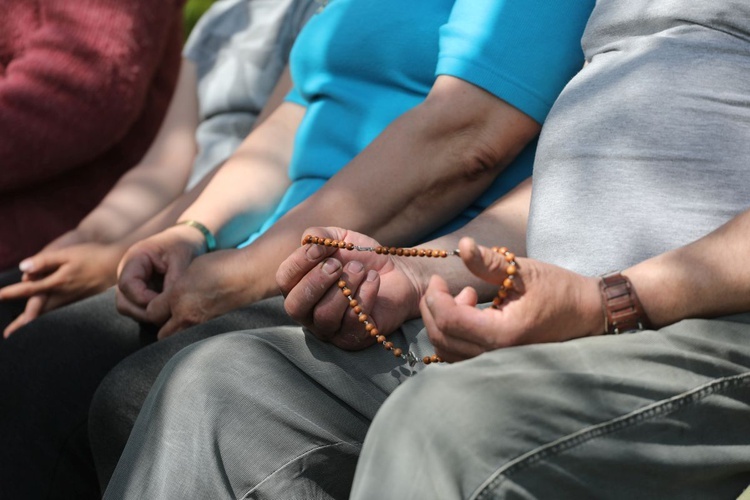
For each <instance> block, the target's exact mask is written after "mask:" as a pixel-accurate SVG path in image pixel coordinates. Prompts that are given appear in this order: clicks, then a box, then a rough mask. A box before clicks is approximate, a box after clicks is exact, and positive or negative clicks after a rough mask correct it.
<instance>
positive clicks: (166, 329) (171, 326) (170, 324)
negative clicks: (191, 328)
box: [156, 316, 184, 340]
mask: <svg viewBox="0 0 750 500" xmlns="http://www.w3.org/2000/svg"><path fill="white" fill-rule="evenodd" d="M183 329H184V327H183V326H182V325H181V323H180V321H179V320H177V319H176V318H175V317H174V316H172V317H171V318H169V319H168V320H167V322H166V323H164V326H162V327H161V328H160V329H159V332H158V333H157V334H156V338H157V339H158V340H164V339H166V338H167V337H171V336H172V335H174V334H175V333H177V332H179V331H181V330H183Z"/></svg>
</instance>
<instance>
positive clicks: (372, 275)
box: [366, 269, 378, 281]
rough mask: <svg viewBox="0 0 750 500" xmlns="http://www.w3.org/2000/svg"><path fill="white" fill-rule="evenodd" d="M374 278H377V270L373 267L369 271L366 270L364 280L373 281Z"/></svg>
mask: <svg viewBox="0 0 750 500" xmlns="http://www.w3.org/2000/svg"><path fill="white" fill-rule="evenodd" d="M376 279H378V272H377V271H375V270H374V269H370V270H369V271H367V278H366V281H375V280H376Z"/></svg>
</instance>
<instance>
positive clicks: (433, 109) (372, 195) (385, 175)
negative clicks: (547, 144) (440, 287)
mask: <svg viewBox="0 0 750 500" xmlns="http://www.w3.org/2000/svg"><path fill="white" fill-rule="evenodd" d="M290 107H294V105H292V104H289V103H285V104H283V105H282V106H281V107H280V108H279V111H282V110H287V109H290ZM297 112H298V115H297V120H296V121H295V120H293V119H292V120H291V121H289V122H286V121H285V120H278V121H276V120H275V116H271V117H269V119H268V120H267V121H266V122H265V123H264V124H263V125H262V127H269V128H266V130H273V131H274V134H273V137H275V138H276V139H277V140H278V137H279V136H280V135H282V134H285V133H286V134H288V133H289V132H291V131H292V128H293V127H294V129H295V130H296V126H297V125H298V123H299V120H301V118H302V110H301V109H299V108H298V109H297ZM287 113H288V112H287ZM281 116H286V117H287V118H286V119H291V118H292V117H291V115H281ZM270 126H273V127H275V128H273V129H272V128H270ZM539 128H540V127H539V125H538V124H537V123H536V122H535V121H534V120H533V119H531V118H529V117H528V116H526V115H524V114H523V113H521V112H520V111H518V110H517V109H515V108H513V107H512V106H510V105H508V104H506V103H505V102H503V101H502V100H500V99H498V98H497V97H495V96H493V95H491V94H489V93H487V92H485V91H484V90H482V89H480V88H478V87H476V86H474V85H472V84H469V83H467V82H464V81H462V80H458V79H456V78H452V77H447V76H446V77H440V78H438V81H437V82H436V84H435V86H434V88H433V91H432V92H431V93H430V95H429V96H428V98H427V100H426V101H425V102H424V103H423V104H421V105H419V106H417V107H416V108H414V109H413V110H411V111H409V112H407V113H405V114H404V115H403V116H402V117H401V118H400V119H398V120H396V121H395V122H394V123H393V124H392V125H391V126H389V127H388V128H387V129H386V130H385V131H384V132H383V133H382V134H381V136H379V137H378V138H377V139H376V140H375V141H374V142H373V143H372V144H371V145H370V146H368V147H367V148H366V149H365V150H364V151H363V152H362V153H361V154H360V155H358V156H357V157H356V158H355V159H354V160H352V161H351V162H350V163H349V164H348V165H347V166H346V167H345V168H344V169H343V170H342V171H341V172H339V173H338V174H337V175H335V176H334V177H333V178H332V179H330V180H329V181H328V182H327V183H326V185H325V186H324V187H323V188H321V189H320V190H319V191H318V192H317V193H315V194H314V195H313V196H311V197H310V198H308V199H307V200H306V201H304V202H303V203H301V204H300V205H298V206H297V207H296V208H294V209H293V210H291V211H290V212H289V213H287V214H286V215H285V216H284V217H283V218H281V219H280V220H279V221H278V222H277V223H276V224H275V225H274V226H273V227H271V228H270V229H269V230H268V231H267V232H266V233H264V234H263V235H262V236H261V237H260V238H258V239H257V240H256V241H255V242H254V243H253V244H252V245H250V246H248V247H246V248H244V249H242V250H239V251H229V252H217V253H214V254H211V255H206V256H203V257H200V258H198V259H195V261H193V263H192V264H191V266H190V268H189V269H187V271H186V272H185V274H184V277H182V278H179V280H178V279H177V278H176V277H175V276H174V275H173V274H172V273H170V272H169V269H175V268H177V269H180V267H179V266H174V265H171V264H169V263H166V264H164V265H161V264H159V265H157V266H156V267H153V266H152V265H151V264H148V262H151V263H153V262H155V261H159V262H162V261H163V259H161V258H153V257H148V258H147V259H145V258H144V259H143V263H142V264H139V265H138V266H134V267H131V269H140V270H139V271H138V273H139V275H138V276H136V275H133V274H130V273H127V274H126V272H125V271H126V268H125V267H124V268H123V272H122V275H121V279H120V288H121V290H122V294H123V296H127V297H132V299H131V302H134V303H136V304H138V305H139V307H140V311H139V310H133V309H130V308H124V307H121V311H124V312H126V313H127V314H131V315H133V316H135V317H138V318H139V319H142V320H148V321H153V322H156V323H163V322H164V321H167V319H169V323H168V324H167V325H165V327H164V328H163V330H162V332H161V335H162V336H163V335H167V334H169V333H172V332H173V331H175V330H177V329H181V328H184V327H185V326H187V325H189V324H194V323H197V322H200V321H205V320H206V319H209V318H211V317H214V316H216V315H218V314H222V313H224V312H227V311H229V310H231V309H234V308H236V307H239V306H242V305H244V304H248V303H252V302H254V301H257V300H260V299H263V298H265V297H269V296H272V295H276V294H277V293H278V287H277V285H276V280H275V271H276V269H277V268H278V266H279V264H281V262H282V261H283V259H284V257H285V256H287V255H289V254H290V253H291V252H292V251H293V250H294V249H295V248H296V247H297V245H298V244H299V238H300V234H301V233H302V231H303V230H304V229H305V228H307V227H310V226H313V225H332V226H334V225H335V226H342V227H349V228H352V229H354V230H362V231H368V232H370V233H372V234H374V235H376V236H377V237H378V238H379V239H381V241H383V242H384V243H386V244H406V243H409V242H413V241H416V240H417V239H418V238H419V237H422V236H423V235H425V234H427V233H428V232H430V231H432V230H433V229H435V228H436V227H439V226H440V225H441V224H443V223H445V221H447V220H450V219H451V218H452V217H453V216H455V215H456V214H458V213H459V212H460V211H461V210H462V209H463V208H464V207H465V206H467V205H468V204H469V203H470V202H471V201H472V200H473V199H475V198H476V197H477V196H478V195H479V194H480V193H481V192H483V191H484V190H485V189H486V188H487V186H489V184H490V183H491V182H492V181H493V180H494V178H495V177H496V176H497V175H498V174H499V173H500V171H502V169H503V168H504V167H505V166H506V165H507V164H508V163H509V162H510V161H511V160H512V159H513V158H515V156H516V155H517V154H518V153H519V152H520V151H521V150H522V149H523V148H524V147H525V146H526V145H527V144H528V142H529V141H530V140H532V139H533V138H534V137H535V136H536V135H537V133H538V132H539ZM260 131H261V129H260V128H259V129H257V131H256V132H257V135H256V137H260ZM287 137H288V138H289V141H290V142H289V147H290V148H291V140H292V137H291V135H287ZM265 140H270V138H269V139H264V141H265ZM248 146H250V145H248ZM255 147H256V146H255V144H254V145H253V146H252V148H250V147H249V148H248V153H249V152H250V151H252V156H251V155H250V154H248V156H247V157H246V158H243V156H242V154H241V153H240V154H239V155H236V158H235V159H236V160H237V163H233V164H231V165H230V162H227V164H226V165H225V167H224V168H223V169H222V172H221V173H220V174H222V178H221V179H219V176H218V175H217V176H216V177H215V178H214V179H213V181H212V183H211V185H209V186H208V187H207V189H206V190H205V191H204V193H203V194H202V195H201V197H200V198H199V199H198V200H197V201H196V202H195V203H194V204H193V205H192V206H191V207H190V208H189V209H188V210H186V211H185V212H184V213H183V214H182V216H181V218H183V219H195V220H198V221H200V222H202V223H203V224H204V225H206V226H207V227H208V228H209V229H210V230H212V231H213V232H214V233H216V234H217V235H218V239H219V242H220V245H221V246H228V245H233V244H235V243H237V242H238V241H239V240H238V236H240V235H241V232H239V231H235V230H234V227H235V224H236V223H237V222H238V221H240V218H239V217H238V214H241V213H243V210H244V209H245V206H246V205H245V204H247V203H248V198H247V196H244V197H243V196H238V195H234V194H232V193H235V192H236V190H237V186H238V185H241V184H242V183H244V182H246V179H247V175H248V174H247V170H246V168H247V167H246V165H248V164H249V162H250V161H257V159H258V158H261V159H262V158H263V156H260V157H259V153H261V154H264V155H265V158H272V157H271V156H269V155H268V154H267V153H262V150H261V149H254V148H255ZM254 159H255V160H254ZM286 159H287V161H288V157H286ZM225 171H226V172H225ZM223 174H225V175H223ZM394 180H396V181H395V182H394ZM257 184H260V182H258V183H257ZM228 193H229V194H228ZM438 198H439V200H440V202H439V203H435V200H436V199H438ZM170 231H171V232H172V234H174V235H175V236H176V233H177V232H178V231H180V232H181V236H180V237H181V238H193V240H192V245H193V247H192V249H190V250H186V252H185V255H186V256H187V257H183V258H181V259H180V261H183V260H185V259H186V258H191V257H189V256H190V255H192V256H195V255H199V254H200V252H201V249H202V248H203V245H202V243H201V241H200V238H199V237H198V236H199V234H197V231H195V230H194V229H192V228H189V227H180V228H174V229H171V230H170ZM161 253H163V249H159V250H158V251H157V252H156V254H161ZM182 269H185V266H183V267H182ZM143 270H145V271H143ZM153 272H160V273H163V274H165V281H164V283H165V288H164V290H165V291H167V290H168V292H166V293H156V292H157V291H154V290H149V289H147V288H146V287H145V286H144V282H145V281H144V279H143V276H146V275H148V274H150V273H153ZM180 272H181V271H180ZM123 276H124V277H125V278H127V279H123ZM131 277H132V278H133V279H131ZM130 284H133V285H137V288H136V287H134V286H130ZM157 295H158V299H157ZM152 300H153V301H154V302H153V303H152V302H151V301H152ZM144 307H145V308H150V310H146V311H143V308H144Z"/></svg>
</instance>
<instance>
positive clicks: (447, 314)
mask: <svg viewBox="0 0 750 500" xmlns="http://www.w3.org/2000/svg"><path fill="white" fill-rule="evenodd" d="M463 293H468V292H463ZM420 311H421V312H422V318H423V320H424V321H425V326H426V327H427V333H428V336H429V338H430V341H431V342H432V344H433V345H434V346H435V349H436V350H437V353H438V355H439V356H440V357H441V358H443V359H444V360H445V361H449V362H453V361H459V360H461V359H467V358H470V357H474V356H477V355H479V354H481V353H482V352H484V351H486V350H487V349H486V348H484V346H482V345H479V344H477V343H476V342H475V341H474V338H473V337H472V336H467V335H465V333H467V332H466V330H469V329H470V328H471V326H467V325H472V324H473V323H474V322H475V321H476V318H475V316H476V314H477V313H480V312H481V311H480V310H478V309H476V308H475V307H474V306H473V305H469V304H462V303H458V302H457V301H456V299H454V298H453V297H452V296H451V295H450V293H449V290H448V286H447V284H446V283H445V281H444V280H443V279H442V278H440V277H438V276H433V278H432V279H431V280H430V285H429V286H428V289H427V291H426V293H425V296H424V298H423V299H422V301H421V303H420Z"/></svg>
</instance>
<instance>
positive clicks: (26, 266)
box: [18, 259, 34, 273]
mask: <svg viewBox="0 0 750 500" xmlns="http://www.w3.org/2000/svg"><path fill="white" fill-rule="evenodd" d="M18 269H19V270H21V271H22V272H24V273H27V272H29V271H31V270H33V269H34V262H33V261H32V260H31V259H26V260H22V261H21V263H20V264H18Z"/></svg>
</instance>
